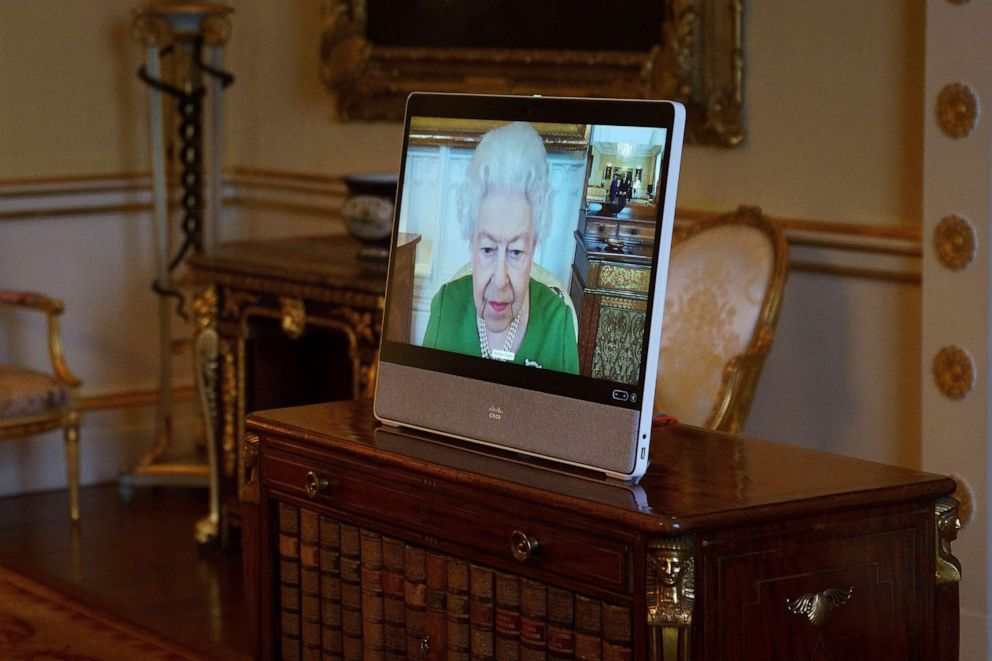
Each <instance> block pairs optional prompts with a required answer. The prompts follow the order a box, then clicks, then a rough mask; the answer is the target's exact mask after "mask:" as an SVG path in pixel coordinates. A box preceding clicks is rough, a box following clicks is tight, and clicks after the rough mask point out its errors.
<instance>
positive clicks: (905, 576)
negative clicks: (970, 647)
mask: <svg viewBox="0 0 992 661" xmlns="http://www.w3.org/2000/svg"><path fill="white" fill-rule="evenodd" d="M918 519H919V521H916V522H914V521H907V525H906V526H904V527H899V528H896V529H888V530H879V531H874V532H868V533H866V534H862V535H850V536H838V537H835V538H829V537H827V538H822V537H826V536H825V535H822V536H821V539H815V538H812V537H810V538H809V539H807V540H806V542H805V543H796V540H790V542H789V543H783V542H782V541H781V540H778V539H775V538H770V539H760V538H752V539H751V540H742V541H741V542H740V543H737V544H727V545H726V546H724V545H721V544H719V543H718V544H715V545H714V546H713V547H712V548H710V549H708V550H707V551H705V552H704V554H705V560H704V567H705V568H706V571H707V573H709V575H711V576H713V578H714V579H716V580H713V581H711V582H710V583H709V584H708V586H707V599H706V606H705V609H706V610H707V613H706V614H705V616H704V621H705V622H706V623H707V624H706V626H707V628H708V630H707V631H706V632H705V636H704V637H705V640H706V646H707V647H709V646H711V645H712V646H714V647H716V650H710V654H709V655H708V656H707V657H706V658H715V659H721V660H743V659H768V660H769V661H775V660H779V659H780V660H782V661H785V660H791V659H800V658H802V659H808V658H820V656H817V655H818V654H819V655H822V656H823V658H828V657H829V658H836V659H883V658H890V659H921V658H922V657H921V656H920V655H921V654H922V653H923V652H922V650H924V649H925V643H926V634H925V628H924V623H925V622H926V621H927V618H928V617H929V613H928V609H929V604H930V603H931V595H929V594H927V593H926V592H927V591H926V590H925V589H921V586H926V585H927V580H926V576H925V575H924V574H925V573H926V572H925V569H924V568H925V567H926V562H925V556H924V555H923V554H924V552H925V550H926V549H928V548H929V542H928V538H927V535H926V533H925V528H924V527H923V525H922V523H921V522H922V521H923V520H925V517H924V516H923V515H922V514H921V516H919V517H918ZM749 542H750V543H749ZM721 547H723V548H721ZM714 651H715V652H716V653H713V652H714Z"/></svg>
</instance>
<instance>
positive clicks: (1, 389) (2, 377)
mask: <svg viewBox="0 0 992 661" xmlns="http://www.w3.org/2000/svg"><path fill="white" fill-rule="evenodd" d="M68 401H69V395H68V392H66V389H65V387H64V386H63V385H62V384H60V383H59V382H58V381H56V380H55V379H54V378H53V377H52V376H51V375H48V374H44V373H42V372H34V371H32V370H29V369H25V368H23V367H12V366H10V365H0V420H9V419H12V418H27V417H31V416H37V415H44V414H46V413H52V412H54V411H57V410H59V409H63V408H65V407H66V405H67V404H68Z"/></svg>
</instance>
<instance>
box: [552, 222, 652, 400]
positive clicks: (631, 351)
mask: <svg viewBox="0 0 992 661" xmlns="http://www.w3.org/2000/svg"><path fill="white" fill-rule="evenodd" d="M634 211H635V212H636V211H638V210H637V209H635V210H634ZM653 214H654V207H653V206H652V207H647V206H645V207H641V208H640V209H639V213H638V214H637V217H635V214H634V213H632V208H631V207H628V208H626V209H624V210H623V211H621V212H620V213H619V214H615V215H613V216H608V215H596V214H589V215H587V216H585V217H584V219H583V222H582V223H581V224H580V227H579V229H578V231H577V232H576V234H575V241H576V244H577V245H576V250H575V261H574V263H573V266H572V284H571V287H570V290H569V291H570V294H571V296H572V303H573V304H574V305H575V310H576V313H577V314H578V317H579V370H580V372H581V373H583V374H591V375H592V376H594V377H596V378H600V379H610V380H614V381H619V382H621V383H636V382H637V379H638V377H639V374H637V373H636V372H635V371H634V368H636V367H637V366H639V365H640V351H641V347H642V346H643V345H642V342H643V335H644V315H645V312H646V310H647V301H648V291H649V287H650V284H651V251H652V244H653V243H654V236H655V223H654V220H653V217H654V216H653Z"/></svg>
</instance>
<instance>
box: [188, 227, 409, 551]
mask: <svg viewBox="0 0 992 661" xmlns="http://www.w3.org/2000/svg"><path fill="white" fill-rule="evenodd" d="M419 240H420V237H419V236H416V235H403V236H402V237H401V239H400V246H399V249H398V250H397V253H396V255H395V257H394V259H396V260H397V269H399V270H398V273H408V277H402V278H398V280H399V281H402V282H408V283H410V288H409V291H406V292H400V293H399V294H398V295H399V296H406V297H412V295H413V290H412V283H413V267H414V257H415V250H416V244H417V243H418V242H419ZM361 246H362V244H361V243H359V242H358V241H356V240H355V239H353V238H351V237H350V236H318V237H294V238H284V239H275V240H252V241H235V242H230V243H225V244H221V245H220V246H219V247H218V248H217V250H215V251H214V252H213V253H210V254H204V255H197V256H194V257H191V258H190V259H189V266H190V269H191V275H192V279H193V281H194V283H195V284H197V285H200V286H204V287H205V289H204V291H203V292H202V293H201V295H200V296H199V298H198V299H197V301H196V302H195V305H194V309H195V313H196V315H197V329H198V338H197V353H198V357H199V361H198V363H199V364H200V365H201V366H202V367H203V369H201V370H200V371H199V372H200V373H199V374H198V377H199V378H200V382H201V390H202V391H203V392H204V393H205V396H204V398H203V400H204V401H203V405H204V408H205V409H206V415H207V418H208V419H209V420H210V421H211V424H210V425H208V427H209V428H208V430H207V436H208V442H209V444H210V445H211V446H212V447H211V449H210V454H211V461H210V464H211V471H210V472H211V494H212V503H211V506H212V507H211V510H212V511H214V512H216V517H215V519H216V521H215V522H216V530H199V531H198V533H197V537H198V541H200V542H201V543H205V542H209V541H213V540H212V538H214V537H216V536H217V535H220V537H221V542H222V543H223V544H225V545H226V543H227V532H228V531H229V526H230V524H232V523H237V522H238V521H239V519H240V505H239V504H238V499H237V495H238V491H239V489H240V486H241V485H242V484H243V483H244V467H243V465H241V464H240V462H239V458H238V457H239V453H238V452H237V448H238V447H239V445H240V439H241V438H242V437H243V435H244V419H245V415H246V414H248V413H250V412H251V411H253V410H256V409H261V408H271V407H277V406H288V405H294V404H306V403H314V402H321V401H331V400H335V399H352V398H356V397H368V396H371V394H372V392H373V390H374V388H375V375H376V367H377V359H378V349H379V337H380V332H381V328H382V315H383V305H384V294H385V288H386V263H385V262H384V261H374V260H364V259H359V258H358V257H357V254H358V251H359V249H360V248H361ZM403 307H404V308H408V307H409V305H406V306H403Z"/></svg>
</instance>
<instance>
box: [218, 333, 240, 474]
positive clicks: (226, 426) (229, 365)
mask: <svg viewBox="0 0 992 661" xmlns="http://www.w3.org/2000/svg"><path fill="white" fill-rule="evenodd" d="M219 348H220V360H221V382H220V383H221V386H220V396H221V401H222V402H223V409H222V410H223V412H224V419H223V421H222V432H221V453H222V455H223V457H224V464H223V468H224V475H225V476H226V477H233V476H234V469H235V462H234V461H232V460H231V453H232V452H233V450H234V448H235V441H234V438H235V436H236V435H237V424H236V418H237V416H236V414H235V403H236V402H237V401H238V374H237V368H236V367H235V365H234V360H235V357H234V346H233V343H232V342H231V341H230V340H228V339H225V338H223V337H222V338H220V342H219Z"/></svg>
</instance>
